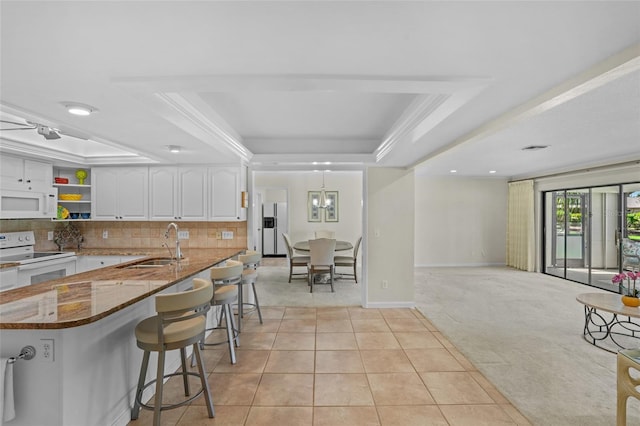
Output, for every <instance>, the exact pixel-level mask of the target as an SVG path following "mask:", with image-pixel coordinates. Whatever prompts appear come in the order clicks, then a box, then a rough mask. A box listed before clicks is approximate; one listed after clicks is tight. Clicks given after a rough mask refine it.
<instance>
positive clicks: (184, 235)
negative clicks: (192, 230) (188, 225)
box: [178, 231, 189, 240]
mask: <svg viewBox="0 0 640 426" xmlns="http://www.w3.org/2000/svg"><path fill="white" fill-rule="evenodd" d="M178 239H179V240H188V239H189V231H178Z"/></svg>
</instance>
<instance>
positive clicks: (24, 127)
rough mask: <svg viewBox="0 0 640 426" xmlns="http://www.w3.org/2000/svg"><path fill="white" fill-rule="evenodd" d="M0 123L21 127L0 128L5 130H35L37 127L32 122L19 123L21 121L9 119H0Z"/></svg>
mask: <svg viewBox="0 0 640 426" xmlns="http://www.w3.org/2000/svg"><path fill="white" fill-rule="evenodd" d="M0 123H3V124H11V125H14V126H19V127H5V128H0V130H1V131H5V130H33V129H35V128H36V126H34V125H33V124H31V123H19V122H16V121H9V120H0Z"/></svg>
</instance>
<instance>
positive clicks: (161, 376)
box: [153, 351, 165, 426]
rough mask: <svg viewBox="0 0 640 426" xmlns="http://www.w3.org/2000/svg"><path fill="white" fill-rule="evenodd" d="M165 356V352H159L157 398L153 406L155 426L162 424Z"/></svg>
mask: <svg viewBox="0 0 640 426" xmlns="http://www.w3.org/2000/svg"><path fill="white" fill-rule="evenodd" d="M164 357H165V352H164V351H159V352H158V370H157V373H156V400H155V406H154V407H153V426H161V425H160V410H162V384H163V383H162V382H163V380H164Z"/></svg>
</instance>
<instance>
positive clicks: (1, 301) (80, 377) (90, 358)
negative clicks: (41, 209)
mask: <svg viewBox="0 0 640 426" xmlns="http://www.w3.org/2000/svg"><path fill="white" fill-rule="evenodd" d="M242 251H243V250H242V249H238V248H226V249H225V248H214V249H209V248H199V249H195V248H192V249H188V250H185V251H184V256H185V258H184V259H183V260H181V261H180V262H179V263H175V262H173V263H171V264H167V265H162V266H157V267H144V266H143V267H140V266H139V265H140V263H141V262H144V261H148V260H152V259H156V258H159V257H161V256H160V255H156V256H150V257H147V258H144V259H138V260H134V261H130V262H127V263H124V264H119V265H115V266H109V267H106V268H101V269H97V270H93V271H88V272H84V273H80V274H76V275H71V276H68V277H66V278H60V279H56V280H52V281H47V282H44V283H40V284H35V285H32V286H27V287H22V288H18V289H15V290H10V291H6V292H3V293H2V294H1V295H0V334H1V336H2V339H1V341H0V348H1V352H2V354H3V355H4V354H11V355H13V354H16V355H17V354H18V353H19V352H20V350H21V348H22V347H24V346H27V345H31V346H34V347H35V348H36V352H37V353H36V357H35V358H34V359H33V360H30V361H24V360H22V361H18V362H17V363H16V364H15V365H14V380H15V401H16V418H15V419H14V420H13V421H12V425H14V426H22V425H34V424H48V425H65V426H66V425H126V424H127V423H128V422H129V420H130V419H129V412H130V411H129V410H130V408H131V401H132V400H133V395H134V392H135V386H136V381H137V376H138V374H139V368H140V363H141V360H142V351H141V350H140V349H138V348H137V346H136V343H135V338H134V332H133V331H134V328H135V326H136V324H137V323H138V322H139V321H140V320H142V319H144V318H146V317H149V316H151V315H154V314H155V306H154V297H153V296H154V295H155V294H158V293H168V292H176V291H182V290H185V289H187V288H189V287H190V286H191V280H192V279H193V278H195V277H202V278H207V277H208V269H209V268H210V267H212V266H214V265H216V264H218V263H220V262H223V261H225V260H226V259H229V258H232V257H234V256H236V255H237V254H239V253H241V252H242ZM165 254H166V252H165ZM214 317H215V316H214V315H209V318H208V320H209V321H211V322H213V321H215V318H214ZM212 325H213V324H212ZM175 355H176V356H175V357H174V358H171V359H167V371H169V370H170V369H174V370H175V369H176V368H177V367H178V365H179V361H178V356H177V354H175ZM152 362H155V361H153V360H152ZM150 370H153V369H150ZM149 392H150V393H151V390H149ZM150 396H151V394H149V395H146V394H145V395H144V396H143V399H144V398H148V397H150Z"/></svg>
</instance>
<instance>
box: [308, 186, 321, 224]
mask: <svg viewBox="0 0 640 426" xmlns="http://www.w3.org/2000/svg"><path fill="white" fill-rule="evenodd" d="M321 215H322V211H321V210H320V191H309V193H308V195H307V222H321V221H322V216H321Z"/></svg>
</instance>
